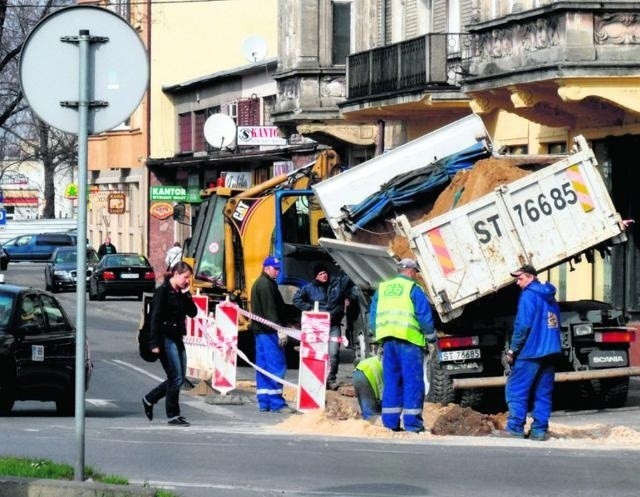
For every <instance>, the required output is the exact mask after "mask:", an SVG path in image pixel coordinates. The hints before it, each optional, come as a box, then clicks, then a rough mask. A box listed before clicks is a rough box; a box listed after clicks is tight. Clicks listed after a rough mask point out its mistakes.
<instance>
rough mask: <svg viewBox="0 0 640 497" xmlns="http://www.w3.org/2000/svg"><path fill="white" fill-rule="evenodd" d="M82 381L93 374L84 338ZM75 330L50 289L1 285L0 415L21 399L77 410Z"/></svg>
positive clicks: (69, 411)
mask: <svg viewBox="0 0 640 497" xmlns="http://www.w3.org/2000/svg"><path fill="white" fill-rule="evenodd" d="M85 358H86V359H85V384H86V387H87V388H88V386H89V380H90V378H91V370H92V365H91V358H90V355H89V345H88V342H85ZM75 362H76V330H75V327H74V326H73V324H72V322H71V321H70V319H69V317H68V316H67V313H66V312H65V310H64V309H63V307H62V305H60V302H58V300H57V299H56V298H55V297H54V296H53V295H51V294H50V293H48V292H44V291H42V290H37V289H34V288H26V287H21V286H16V285H6V284H5V285H0V415H7V414H9V413H10V412H11V409H12V408H13V405H14V403H15V402H16V401H19V400H40V401H43V402H48V401H53V402H55V403H56V408H57V410H58V412H59V413H60V414H62V415H68V416H71V415H73V414H74V410H75Z"/></svg>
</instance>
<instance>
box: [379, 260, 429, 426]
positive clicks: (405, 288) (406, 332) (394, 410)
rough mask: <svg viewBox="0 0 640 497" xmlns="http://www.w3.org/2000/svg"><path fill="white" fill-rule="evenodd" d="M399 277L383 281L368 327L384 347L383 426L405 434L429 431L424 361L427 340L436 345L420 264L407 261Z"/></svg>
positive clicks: (402, 262) (401, 267)
mask: <svg viewBox="0 0 640 497" xmlns="http://www.w3.org/2000/svg"><path fill="white" fill-rule="evenodd" d="M398 273H399V274H398V275H396V276H394V277H393V278H391V279H389V280H387V281H383V282H382V283H380V286H379V287H378V291H377V292H376V293H375V294H374V296H373V299H372V301H371V309H370V314H369V325H370V326H371V329H373V330H375V338H376V341H377V342H380V343H382V350H383V354H382V377H383V381H384V389H383V392H382V424H383V425H384V426H385V427H387V428H389V429H390V430H393V431H401V430H402V428H401V426H400V418H401V416H402V424H403V425H404V429H405V430H406V431H411V432H415V433H418V432H421V431H424V422H423V419H422V408H423V405H424V389H425V387H424V375H423V366H422V364H423V360H424V348H425V339H426V341H427V342H429V343H431V344H435V342H436V333H435V330H434V327H433V317H432V315H431V307H430V306H429V301H428V300H427V296H426V294H425V293H424V290H423V289H422V288H421V287H420V286H419V285H418V284H417V283H416V281H415V279H416V276H417V274H418V265H417V264H416V262H415V261H414V260H412V259H402V260H401V261H400V264H399V267H398Z"/></svg>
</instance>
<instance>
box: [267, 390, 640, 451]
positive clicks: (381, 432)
mask: <svg viewBox="0 0 640 497" xmlns="http://www.w3.org/2000/svg"><path fill="white" fill-rule="evenodd" d="M423 418H424V422H425V426H426V427H427V428H428V430H427V431H426V432H424V433H421V434H420V435H415V434H413V433H406V432H392V431H390V430H388V429H386V428H385V427H384V426H382V423H381V421H380V419H379V418H375V419H374V420H372V421H369V422H368V421H365V420H363V419H362V418H361V417H360V410H359V407H358V402H357V400H356V398H355V392H354V389H353V386H352V385H350V384H343V385H342V386H340V388H338V390H337V391H335V392H334V391H327V395H326V407H325V409H324V411H322V410H319V411H314V412H309V413H306V414H303V415H296V416H290V417H289V418H288V419H286V420H285V421H283V422H282V423H280V424H279V425H277V428H278V429H279V430H282V431H285V432H289V433H297V434H314V435H327V436H349V437H367V438H410V437H415V436H420V437H426V438H432V437H437V436H444V435H456V436H477V437H484V436H489V435H491V433H492V432H493V431H495V430H499V429H504V427H505V425H506V420H507V413H499V414H491V415H489V414H482V413H479V412H477V411H474V410H473V409H470V408H468V407H460V406H459V405H456V404H449V405H446V406H443V405H440V404H433V403H425V405H424V411H423ZM530 426H531V419H529V420H528V422H527V426H526V427H525V431H528V430H529V429H530ZM549 435H550V437H551V438H554V439H564V440H567V441H571V440H584V439H588V440H589V441H590V443H593V444H595V445H601V446H616V445H623V446H628V447H639V446H640V432H638V431H636V430H633V429H631V428H628V427H625V426H606V425H585V426H580V427H575V426H573V427H572V426H566V425H562V424H559V423H550V426H549Z"/></svg>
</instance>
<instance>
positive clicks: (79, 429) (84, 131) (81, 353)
mask: <svg viewBox="0 0 640 497" xmlns="http://www.w3.org/2000/svg"><path fill="white" fill-rule="evenodd" d="M79 35H80V36H79V37H78V48H79V56H80V67H79V85H80V87H79V94H78V241H77V245H76V248H77V258H76V264H77V268H78V271H77V277H76V406H75V408H76V446H77V450H78V451H77V457H76V465H75V471H74V479H75V480H78V481H83V480H84V448H85V447H84V430H85V426H84V424H85V423H84V421H85V419H84V418H85V409H84V400H85V395H84V394H85V392H84V391H85V361H86V357H85V340H86V332H85V331H86V330H85V324H86V323H85V318H86V309H85V304H86V289H87V278H86V274H87V250H86V247H87V151H88V146H89V38H90V37H89V30H88V29H81V30H80V32H79Z"/></svg>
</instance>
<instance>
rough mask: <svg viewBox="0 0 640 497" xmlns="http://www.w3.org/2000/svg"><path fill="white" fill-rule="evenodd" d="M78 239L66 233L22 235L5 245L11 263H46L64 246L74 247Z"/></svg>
mask: <svg viewBox="0 0 640 497" xmlns="http://www.w3.org/2000/svg"><path fill="white" fill-rule="evenodd" d="M75 244H76V239H75V238H74V237H73V236H71V235H68V234H66V233H37V234H29V235H21V236H17V237H15V238H12V239H11V240H9V241H7V242H5V243H4V246H3V248H4V250H5V252H6V253H7V254H8V255H9V262H15V261H46V260H48V259H49V258H50V257H51V254H53V251H54V250H55V249H57V248H58V247H62V246H73V245H75Z"/></svg>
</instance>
